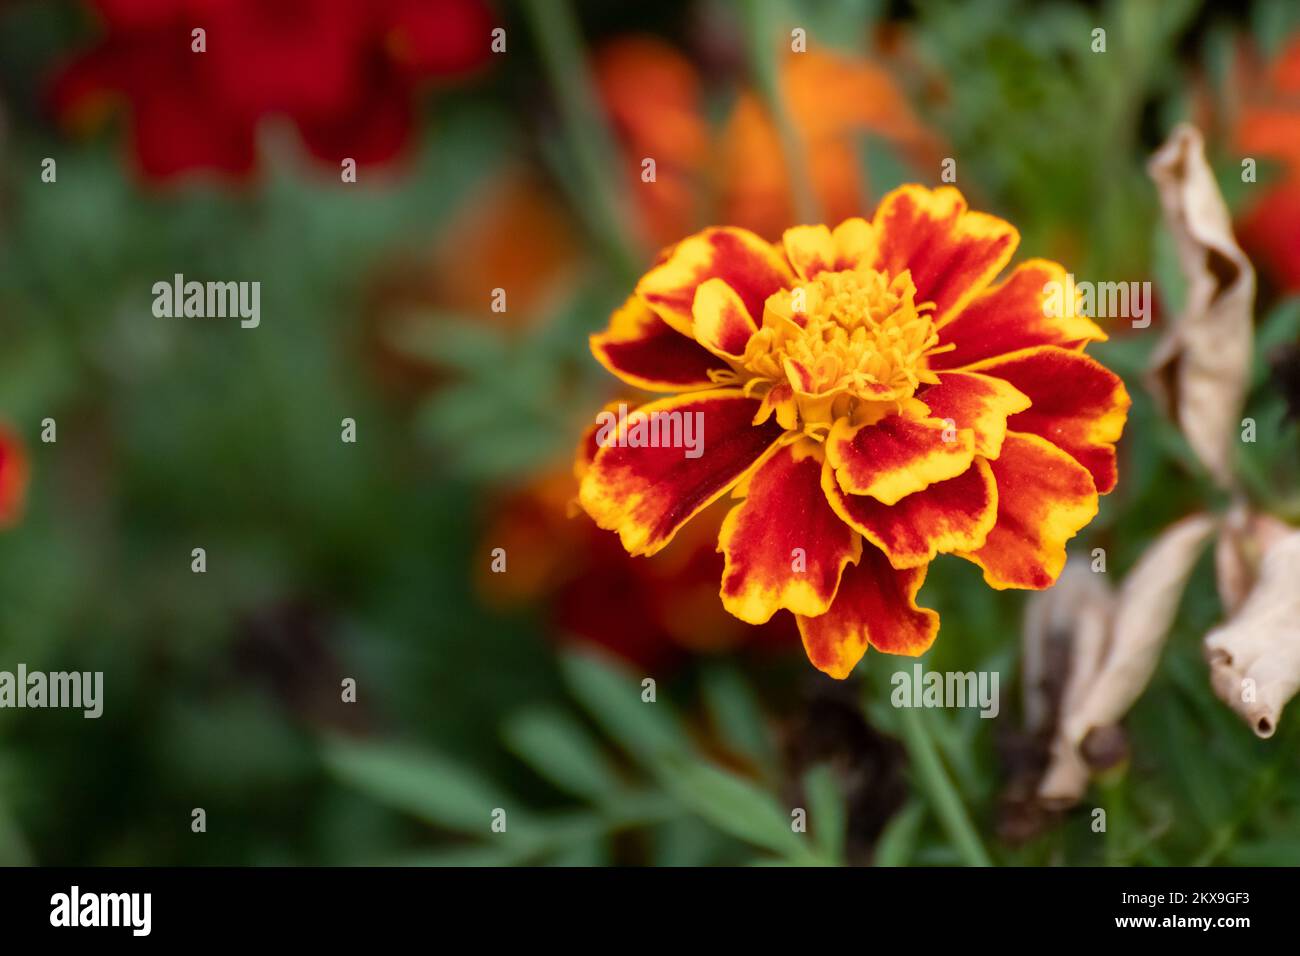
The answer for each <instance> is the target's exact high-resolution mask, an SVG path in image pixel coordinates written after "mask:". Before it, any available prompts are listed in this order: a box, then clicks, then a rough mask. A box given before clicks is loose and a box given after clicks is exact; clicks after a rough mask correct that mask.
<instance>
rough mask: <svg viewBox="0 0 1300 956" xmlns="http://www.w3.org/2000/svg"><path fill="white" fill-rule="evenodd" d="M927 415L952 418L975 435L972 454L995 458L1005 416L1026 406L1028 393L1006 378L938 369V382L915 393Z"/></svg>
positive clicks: (955, 422)
mask: <svg viewBox="0 0 1300 956" xmlns="http://www.w3.org/2000/svg"><path fill="white" fill-rule="evenodd" d="M917 397H918V398H919V399H920V400H921V401H922V402H924V403H925V405H926V407H927V408H929V409H930V417H932V418H938V419H946V420H951V421H952V422H953V424H955V425H956V426H957V427H958V428H969V429H970V430H971V431H972V432H973V433H974V435H975V454H977V455H983V456H984V457H985V458H996V457H998V453H999V452H1000V451H1001V450H1002V439H1003V436H1005V435H1006V433H1007V419H1008V418H1010V417H1011V416H1012V415H1014V414H1016V413H1017V412H1023V411H1024V410H1025V409H1027V408H1029V404H1030V402H1029V396H1027V395H1025V394H1024V393H1023V392H1021V391H1020V390H1019V389H1017V388H1016V387H1015V386H1014V385H1012V384H1011V383H1010V382H1008V381H1007V380H1006V379H1001V378H994V377H993V376H990V375H980V374H979V373H977V372H940V373H939V384H938V385H932V386H930V387H929V388H927V389H926V390H925V391H923V392H921V393H920V394H919V395H918V396H917Z"/></svg>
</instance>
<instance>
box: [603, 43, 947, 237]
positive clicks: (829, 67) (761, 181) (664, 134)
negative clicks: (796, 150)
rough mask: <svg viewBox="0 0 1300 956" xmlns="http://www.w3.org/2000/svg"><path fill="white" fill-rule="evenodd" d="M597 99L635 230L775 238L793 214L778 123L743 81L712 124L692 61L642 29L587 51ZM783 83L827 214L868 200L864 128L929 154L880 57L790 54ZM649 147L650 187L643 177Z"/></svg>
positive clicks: (916, 157)
mask: <svg viewBox="0 0 1300 956" xmlns="http://www.w3.org/2000/svg"><path fill="white" fill-rule="evenodd" d="M592 68H593V74H594V77H595V81H596V86H597V89H598V90H599V92H600V96H601V100H602V102H603V104H604V106H605V109H606V110H607V112H608V114H609V117H610V121H611V123H612V126H613V129H614V132H615V135H616V136H617V138H618V142H619V144H620V146H621V147H622V149H623V152H624V162H625V164H626V177H627V181H628V182H629V183H631V187H630V188H631V190H632V195H633V196H634V198H635V201H636V203H637V212H638V215H639V220H640V221H639V224H638V226H639V229H640V231H641V232H642V234H643V235H644V236H645V237H646V238H647V239H649V240H651V241H652V242H653V244H654V245H655V246H657V247H658V246H664V245H667V244H669V243H670V242H672V241H674V240H675V239H677V238H678V237H679V236H681V235H682V234H683V233H686V232H689V231H690V230H692V229H694V228H696V227H697V225H698V224H700V222H701V221H702V220H701V215H702V213H704V211H706V210H707V209H708V208H709V207H710V206H713V207H714V212H713V214H712V217H711V218H713V219H715V220H718V221H723V222H727V223H730V224H732V225H737V226H742V227H744V228H747V229H751V230H753V231H754V232H757V233H759V234H760V235H762V236H765V237H767V238H776V237H777V236H779V235H780V234H781V230H782V229H783V228H784V227H785V226H786V225H787V224H789V223H790V222H792V221H794V219H795V218H796V217H795V215H794V200H793V190H792V186H791V178H790V172H789V170H788V169H787V168H786V162H785V158H784V154H783V152H782V144H781V138H780V134H779V133H778V131H777V127H776V124H775V123H774V121H773V119H772V117H771V115H770V113H769V112H768V109H767V106H766V104H764V103H763V101H762V99H761V98H760V97H759V96H758V95H757V94H756V93H754V92H752V91H743V92H742V93H741V94H740V96H739V98H738V99H737V101H736V104H735V106H734V108H733V109H732V111H731V114H730V116H729V118H728V119H727V121H726V123H725V124H724V126H723V128H722V130H721V132H720V134H719V135H717V136H714V135H713V134H712V133H711V131H710V129H709V126H708V123H707V120H706V118H705V114H704V102H703V94H702V91H701V81H700V76H699V71H698V70H697V69H696V67H695V65H694V64H693V63H692V62H691V61H690V60H689V59H688V58H687V57H686V56H685V55H684V54H682V53H681V52H680V51H678V50H677V49H676V48H674V47H673V46H671V45H670V44H668V43H665V42H664V41H662V40H657V39H654V38H649V37H624V38H620V39H617V40H613V41H610V42H608V43H606V44H605V45H604V46H603V47H601V48H600V49H599V50H598V51H597V52H596V54H595V55H594V56H593V58H592ZM781 93H782V96H783V97H784V99H785V102H786V104H787V108H788V110H789V113H790V115H791V118H792V120H793V122H794V125H795V129H796V132H797V135H798V137H799V143H800V145H801V147H802V149H803V152H804V154H805V155H806V157H807V161H808V176H809V179H810V182H811V186H812V189H813V193H814V195H815V198H816V199H817V201H818V204H819V206H820V208H821V210H822V212H823V213H824V215H825V216H826V218H828V219H832V220H837V221H838V220H840V219H844V218H847V217H849V216H852V215H854V214H856V213H857V212H858V210H860V209H861V208H862V207H863V205H864V204H865V202H866V199H867V195H868V184H867V182H866V178H865V176H864V173H863V169H864V161H863V157H862V155H861V153H860V150H861V145H862V143H861V140H862V138H863V136H864V134H868V133H872V134H876V135H879V136H881V137H883V138H884V139H886V140H888V141H890V142H891V143H893V144H895V145H896V146H898V147H899V149H900V150H901V151H902V153H903V154H904V155H905V156H906V157H908V158H909V159H911V160H912V161H913V162H916V163H925V164H929V163H931V162H933V161H935V159H936V158H937V155H938V147H937V140H936V138H935V137H934V136H933V135H932V134H931V133H930V132H929V131H928V130H926V129H925V127H924V126H922V125H921V124H920V123H919V121H918V120H917V118H916V116H915V115H914V113H913V112H912V110H911V108H910V107H909V105H908V103H907V100H906V99H905V98H904V96H903V94H902V92H901V91H900V90H899V89H898V87H897V85H896V84H895V83H894V81H893V79H892V77H891V76H890V74H889V72H888V71H887V70H885V69H884V68H882V67H880V66H878V65H876V64H873V63H871V62H868V61H866V60H863V59H855V58H850V57H847V56H840V55H837V54H831V53H819V52H812V51H810V52H807V53H801V54H791V55H790V56H789V57H788V58H787V59H786V60H785V61H784V62H783V64H782V68H781ZM646 158H653V159H654V160H655V166H656V178H655V183H654V185H653V187H650V186H649V185H648V184H645V183H643V182H642V181H641V173H642V167H641V164H642V162H643V160H644V159H646Z"/></svg>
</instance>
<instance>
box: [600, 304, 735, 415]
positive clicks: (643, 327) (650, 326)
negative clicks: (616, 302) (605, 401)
mask: <svg viewBox="0 0 1300 956" xmlns="http://www.w3.org/2000/svg"><path fill="white" fill-rule="evenodd" d="M591 353H592V355H594V356H596V359H597V361H599V362H600V364H601V365H603V366H605V368H607V369H609V370H610V371H611V372H613V373H614V374H615V375H617V376H618V377H619V378H620V379H622V380H623V381H624V382H627V383H628V384H629V385H632V386H635V387H636V388H644V389H646V390H647V391H651V392H682V391H688V390H690V389H694V388H707V387H708V386H710V385H712V384H713V381H712V379H710V378H709V372H710V371H713V370H715V369H716V370H721V369H727V368H728V366H727V363H726V362H723V361H720V360H719V359H718V358H716V357H715V356H714V355H712V354H711V353H710V352H709V351H708V350H707V349H705V348H702V347H700V345H699V344H698V343H697V342H695V341H694V340H693V339H690V338H688V337H687V336H685V335H682V334H681V333H680V332H678V331H677V330H676V329H674V328H672V327H671V326H669V325H668V323H666V322H664V320H663V319H661V318H659V316H658V315H656V314H655V312H654V310H653V309H651V308H650V307H649V306H648V305H646V304H645V303H644V302H642V301H641V300H640V299H638V298H637V297H636V296H630V297H629V298H628V300H627V301H626V302H624V303H623V305H622V307H621V308H619V309H618V310H617V311H615V312H614V314H613V315H612V316H611V317H610V320H609V328H608V329H606V330H605V331H604V332H597V333H595V334H594V335H592V336H591Z"/></svg>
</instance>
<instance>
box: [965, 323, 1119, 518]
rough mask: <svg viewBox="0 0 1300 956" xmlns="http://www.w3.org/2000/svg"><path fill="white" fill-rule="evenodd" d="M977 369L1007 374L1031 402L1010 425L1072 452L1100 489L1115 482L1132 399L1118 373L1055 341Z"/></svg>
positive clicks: (1105, 490)
mask: <svg viewBox="0 0 1300 956" xmlns="http://www.w3.org/2000/svg"><path fill="white" fill-rule="evenodd" d="M975 369H978V370H979V371H980V372H981V373H982V374H984V375H993V376H996V377H998V378H1002V379H1006V380H1007V381H1008V382H1010V383H1011V384H1012V385H1014V386H1015V387H1016V388H1018V389H1019V390H1020V391H1022V392H1024V393H1025V394H1026V395H1028V396H1029V399H1030V401H1031V402H1032V403H1033V404H1032V405H1030V406H1029V409H1028V410H1027V411H1023V412H1020V413H1018V414H1016V415H1013V416H1012V417H1011V418H1010V419H1009V420H1008V421H1007V427H1008V428H1011V429H1014V430H1016V431H1020V432H1030V433H1032V434H1035V435H1041V436H1042V437H1043V438H1046V439H1047V440H1048V441H1050V442H1051V443H1052V444H1054V445H1056V446H1057V447H1059V448H1061V449H1063V450H1065V451H1066V452H1068V453H1069V454H1071V455H1073V456H1074V458H1075V460H1076V461H1078V462H1079V464H1081V465H1083V466H1084V467H1085V468H1087V469H1088V471H1090V472H1091V473H1092V478H1093V481H1094V482H1095V483H1096V485H1097V491H1098V492H1100V493H1101V494H1103V495H1104V494H1108V493H1109V492H1110V491H1111V490H1112V489H1113V488H1114V487H1115V482H1116V480H1117V479H1118V472H1117V469H1116V464H1115V442H1116V441H1118V440H1119V437H1120V435H1121V433H1123V431H1124V422H1125V420H1126V419H1127V418H1128V408H1129V404H1130V399H1129V395H1128V391H1127V390H1126V389H1125V388H1124V383H1123V382H1122V381H1121V380H1120V377H1119V376H1118V375H1116V374H1115V373H1114V372H1112V371H1111V370H1110V369H1108V368H1106V367H1105V366H1104V365H1102V364H1101V363H1100V362H1098V361H1096V360H1095V359H1093V358H1091V357H1089V356H1087V355H1084V354H1083V353H1082V352H1073V351H1070V350H1069V349H1063V348H1059V347H1057V346H1053V345H1040V346H1036V347H1034V348H1028V349H1024V350H1022V351H1020V352H1013V353H1012V354H1010V355H1004V356H1001V357H1000V358H996V359H989V360H988V361H986V362H980V363H979V364H978V365H975V366H972V370H975Z"/></svg>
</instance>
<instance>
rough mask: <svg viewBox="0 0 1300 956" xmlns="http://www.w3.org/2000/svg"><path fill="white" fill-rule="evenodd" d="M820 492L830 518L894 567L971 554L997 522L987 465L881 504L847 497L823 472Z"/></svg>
mask: <svg viewBox="0 0 1300 956" xmlns="http://www.w3.org/2000/svg"><path fill="white" fill-rule="evenodd" d="M822 489H823V491H824V492H825V494H826V498H827V500H828V501H829V502H830V503H831V507H832V508H834V510H835V512H836V514H838V515H839V516H840V517H841V518H843V519H844V520H845V521H846V522H848V523H849V524H850V525H851V526H852V527H853V528H854V530H856V531H858V532H860V533H861V534H862V535H863V536H864V537H866V539H867V540H868V541H869V542H871V543H872V544H874V545H875V546H876V547H877V548H879V549H880V550H881V551H883V552H884V553H885V554H886V555H887V556H888V558H889V563H890V564H891V565H893V566H894V567H895V568H915V567H920V566H921V565H923V564H928V563H929V562H930V561H932V560H934V558H935V556H936V555H938V554H948V553H951V552H954V551H974V550H976V549H978V548H980V547H982V546H983V545H984V542H985V540H986V539H987V538H988V533H989V531H991V530H992V528H993V524H994V522H995V521H996V519H997V513H998V488H997V483H996V482H995V481H994V480H993V471H992V469H991V468H990V467H989V464H988V462H986V461H985V460H984V459H982V458H976V459H975V462H974V464H973V465H972V466H971V467H970V468H968V469H967V470H966V471H965V472H964V473H963V474H960V475H958V476H957V477H956V478H949V479H948V480H947V481H940V482H936V483H935V484H933V485H930V487H928V488H925V489H923V490H921V491H918V492H915V493H914V494H910V495H908V496H907V497H906V498H904V499H902V500H901V501H899V502H898V503H897V504H895V505H882V504H881V503H880V502H879V501H877V500H876V499H875V498H870V497H868V496H866V495H849V494H845V493H844V491H843V490H842V489H841V488H840V487H839V482H837V481H836V480H835V476H834V475H833V474H832V473H831V470H830V468H829V467H828V468H826V469H825V470H824V472H823V474H822Z"/></svg>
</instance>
